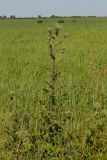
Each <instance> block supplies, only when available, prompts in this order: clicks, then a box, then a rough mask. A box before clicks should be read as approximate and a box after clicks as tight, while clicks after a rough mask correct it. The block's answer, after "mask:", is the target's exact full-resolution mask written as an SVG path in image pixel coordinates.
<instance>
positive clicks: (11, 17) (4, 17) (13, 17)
mask: <svg viewBox="0 0 107 160" xmlns="http://www.w3.org/2000/svg"><path fill="white" fill-rule="evenodd" d="M6 18H7V16H6V15H4V16H0V19H6ZM8 18H10V19H15V18H16V16H15V15H11V16H10V17H8Z"/></svg>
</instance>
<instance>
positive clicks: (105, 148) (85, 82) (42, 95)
mask: <svg viewBox="0 0 107 160" xmlns="http://www.w3.org/2000/svg"><path fill="white" fill-rule="evenodd" d="M62 19H64V23H63V24H61V25H62V29H61V33H60V37H61V36H62V35H63V34H64V33H68V35H69V36H68V37H67V39H66V40H65V41H64V42H63V44H61V45H60V47H59V50H58V52H57V54H58V61H59V63H58V64H57V70H58V72H59V73H60V74H59V75H58V77H57V81H56V84H57V86H56V110H55V111H51V109H50V92H48V91H47V90H48V88H49V86H48V82H49V81H50V77H51V59H50V53H49V52H50V51H49V46H48V28H49V27H53V28H54V26H55V24H56V23H57V21H58V19H57V18H50V19H43V23H39V24H38V23H37V19H4V20H3V19H2V20H0V160H37V159H38V160H47V159H50V160H107V18H62ZM62 48H63V49H64V51H65V52H64V53H63V52H61V49H62Z"/></svg>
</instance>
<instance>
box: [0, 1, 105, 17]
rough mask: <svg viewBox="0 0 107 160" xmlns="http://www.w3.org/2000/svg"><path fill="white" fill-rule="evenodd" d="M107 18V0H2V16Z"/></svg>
mask: <svg viewBox="0 0 107 160" xmlns="http://www.w3.org/2000/svg"><path fill="white" fill-rule="evenodd" d="M13 14H14V15H16V16H17V17H28V16H29V17H31V16H32V17H33V16H34V17H36V16H37V15H39V14H41V15H42V16H50V15H52V14H55V15H58V16H73V15H86V16H87V15H97V16H107V0H0V15H7V16H10V15H13Z"/></svg>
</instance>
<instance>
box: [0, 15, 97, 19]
mask: <svg viewBox="0 0 107 160" xmlns="http://www.w3.org/2000/svg"><path fill="white" fill-rule="evenodd" d="M96 17H97V16H95V15H93V16H56V15H54V14H53V15H51V16H50V17H44V16H41V15H40V14H39V15H38V16H37V17H20V18H17V19H32V18H36V19H41V18H42V19H45V18H96ZM8 18H9V19H15V18H16V16H15V15H11V16H10V17H7V16H6V15H3V16H0V19H8Z"/></svg>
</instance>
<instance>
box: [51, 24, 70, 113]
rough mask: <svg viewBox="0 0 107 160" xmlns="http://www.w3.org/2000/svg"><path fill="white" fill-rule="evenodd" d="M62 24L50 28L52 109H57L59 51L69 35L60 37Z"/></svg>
mask: <svg viewBox="0 0 107 160" xmlns="http://www.w3.org/2000/svg"><path fill="white" fill-rule="evenodd" d="M61 28H62V27H61V25H59V24H56V25H55V28H54V29H52V28H49V29H48V41H49V49H50V58H51V60H52V65H51V82H50V83H49V86H50V90H51V96H50V97H51V103H50V104H51V110H52V111H55V109H56V80H57V77H58V75H59V74H58V72H57V51H58V49H59V47H60V45H61V44H62V43H63V42H64V39H65V38H66V37H67V36H68V34H67V33H66V34H64V35H63V36H61V37H60V32H61ZM61 52H64V49H63V48H61Z"/></svg>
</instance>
